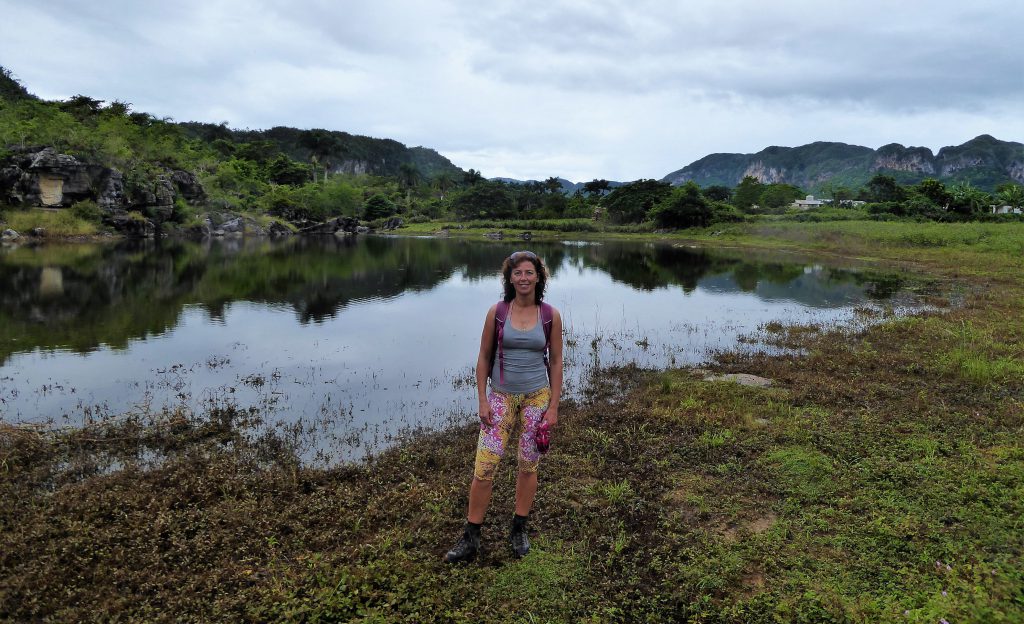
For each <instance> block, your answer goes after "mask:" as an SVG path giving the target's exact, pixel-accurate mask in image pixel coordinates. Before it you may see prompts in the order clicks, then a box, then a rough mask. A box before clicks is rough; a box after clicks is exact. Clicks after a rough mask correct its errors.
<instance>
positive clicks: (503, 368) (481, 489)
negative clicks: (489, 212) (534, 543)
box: [445, 251, 562, 563]
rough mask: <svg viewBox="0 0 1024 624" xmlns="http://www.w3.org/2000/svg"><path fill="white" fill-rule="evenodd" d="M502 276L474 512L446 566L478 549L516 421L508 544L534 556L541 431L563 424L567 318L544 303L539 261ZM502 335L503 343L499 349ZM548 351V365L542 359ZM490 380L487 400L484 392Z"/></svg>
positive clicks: (516, 265)
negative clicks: (532, 522) (532, 518)
mask: <svg viewBox="0 0 1024 624" xmlns="http://www.w3.org/2000/svg"><path fill="white" fill-rule="evenodd" d="M501 275H502V286H503V287H504V291H505V293H504V297H503V299H502V301H500V302H498V303H497V304H496V305H493V306H491V309H490V310H488V311H487V319H486V320H485V321H484V330H483V333H482V334H481V336H480V353H479V355H478V357H477V361H476V386H477V394H478V396H479V399H480V437H479V439H478V442H477V450H476V463H475V466H474V469H473V481H472V483H471V484H470V486H469V511H468V513H467V517H466V526H465V528H464V530H463V532H462V537H461V538H459V541H458V542H456V544H455V546H453V547H452V549H451V550H449V551H448V553H447V554H446V555H445V561H447V562H449V563H455V562H459V561H468V560H470V559H472V558H473V557H475V556H476V554H477V552H478V551H479V550H480V527H481V525H482V524H483V521H484V514H485V513H486V512H487V505H488V504H489V503H490V502H491V487H492V485H493V482H494V471H495V469H496V468H497V466H498V462H499V461H500V460H501V457H502V456H503V455H504V453H505V448H506V446H507V444H508V441H509V439H510V438H511V432H512V429H513V428H514V427H515V424H516V423H517V422H519V423H520V426H521V431H520V435H519V450H518V462H519V474H518V476H517V478H516V503H515V515H514V516H513V518H512V531H511V534H510V536H509V540H510V541H511V543H512V551H513V553H514V554H515V556H516V557H522V556H524V555H526V553H527V552H529V550H530V541H529V539H528V538H527V536H526V520H527V517H528V516H529V513H530V508H531V507H533V499H534V496H535V495H536V494H537V467H538V464H539V463H540V456H541V452H540V450H538V448H537V432H538V430H539V429H543V430H546V429H550V428H552V427H554V426H555V425H556V424H557V423H558V401H559V398H560V396H561V393H562V318H561V316H560V315H559V314H558V310H556V309H555V308H554V307H552V306H550V305H548V304H546V303H542V300H543V298H544V289H545V286H546V285H547V277H548V276H547V269H546V268H545V267H544V263H543V262H541V259H540V258H539V257H538V256H537V254H535V253H533V252H532V251H517V252H515V253H514V254H512V255H511V256H509V257H508V258H507V259H506V260H505V262H504V263H503V264H502V267H501ZM499 336H500V337H501V344H498V338H499ZM545 350H546V351H547V352H548V353H547V355H548V358H545ZM546 359H547V360H548V361H547V362H546V361H545V360H546ZM488 378H490V380H491V392H490V394H488V393H487V379H488ZM542 423H546V424H542Z"/></svg>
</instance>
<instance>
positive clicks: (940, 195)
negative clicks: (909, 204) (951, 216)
mask: <svg viewBox="0 0 1024 624" xmlns="http://www.w3.org/2000/svg"><path fill="white" fill-rule="evenodd" d="M913 191H914V192H915V193H917V194H918V195H921V196H922V197H925V198H927V199H928V200H929V201H931V202H932V203H933V204H935V205H936V206H941V207H942V208H948V207H949V204H950V202H951V201H952V200H953V196H952V195H951V194H950V192H949V191H948V190H947V189H946V185H945V184H943V183H942V182H939V181H938V180H935V179H933V178H928V179H926V180H922V181H921V182H919V183H918V184H917V185H916V186H914V188H913Z"/></svg>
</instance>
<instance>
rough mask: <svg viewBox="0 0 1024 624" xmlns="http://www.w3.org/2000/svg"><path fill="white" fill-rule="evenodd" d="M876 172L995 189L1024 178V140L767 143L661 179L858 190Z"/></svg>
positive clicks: (902, 179) (711, 158)
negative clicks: (936, 145) (937, 146)
mask: <svg viewBox="0 0 1024 624" xmlns="http://www.w3.org/2000/svg"><path fill="white" fill-rule="evenodd" d="M877 174H884V175H892V176H894V177H896V178H897V181H899V182H900V183H901V184H914V183H916V182H919V181H921V180H924V179H925V178H937V179H939V180H941V181H942V182H945V183H946V184H957V183H960V182H964V181H967V182H970V183H971V184H973V185H975V186H976V187H979V188H982V189H984V190H987V191H992V190H994V189H995V187H996V186H998V185H999V184H1002V183H1004V182H1011V181H1012V182H1018V183H1022V182H1024V144H1021V143H1015V142H1011V141H1000V140H998V139H996V138H994V137H991V136H989V135H987V134H983V135H981V136H978V137H975V138H973V139H971V140H970V141H967V142H966V143H964V144H962V145H957V146H952V147H944V148H942V149H941V150H939V152H938V153H937V154H933V153H932V151H931V150H930V149H928V148H927V147H905V146H903V145H900V144H899V143H890V144H889V145H884V146H882V147H880V148H878V149H877V150H872V149H870V148H867V147H861V146H857V145H847V144H845V143H827V142H818V143H810V144H808V145H802V146H799V147H778V146H773V147H768V148H765V149H763V150H761V151H760V152H758V153H756V154H711V155H709V156H705V157H704V158H701V159H700V160H697V161H694V162H693V163H691V164H689V165H687V166H686V167H683V168H682V169H679V170H677V171H674V172H672V173H670V174H668V175H667V176H665V177H664V178H663V180H664V181H665V182H669V183H670V184H674V185H679V184H683V183H685V182H688V181H690V180H692V181H694V182H696V183H698V184H700V185H701V186H711V185H723V186H727V187H734V186H736V185H737V184H739V183H740V181H741V180H742V179H743V178H744V177H745V176H752V177H754V178H756V179H757V180H759V181H761V182H762V183H773V182H776V183H777V182H784V183H787V184H793V185H795V186H798V187H800V188H802V189H804V190H805V191H806V192H808V193H819V192H821V191H824V190H826V189H827V188H828V186H829V185H830V184H832V183H833V181H834V180H836V179H837V178H838V179H839V180H841V182H838V183H839V184H841V185H842V186H847V187H850V188H853V189H857V188H859V187H861V186H864V185H865V184H867V182H868V181H869V180H870V179H871V178H872V177H873V176H875V175H877Z"/></svg>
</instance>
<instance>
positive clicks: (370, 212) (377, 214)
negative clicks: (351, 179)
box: [363, 193, 398, 221]
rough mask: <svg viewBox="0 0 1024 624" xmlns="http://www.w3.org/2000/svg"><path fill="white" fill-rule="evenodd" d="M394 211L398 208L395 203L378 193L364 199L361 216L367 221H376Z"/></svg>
mask: <svg viewBox="0 0 1024 624" xmlns="http://www.w3.org/2000/svg"><path fill="white" fill-rule="evenodd" d="M396 212H398V209H397V208H396V207H395V205H394V204H393V203H391V201H390V200H389V199H388V198H387V197H384V196H383V195H381V194H379V193H378V194H377V195H374V196H373V197H371V198H370V199H368V200H366V206H365V207H364V208H363V218H364V219H366V220H367V221H376V220H378V219H385V218H387V217H390V216H391V215H393V214H395V213H396Z"/></svg>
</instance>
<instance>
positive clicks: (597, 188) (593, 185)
mask: <svg viewBox="0 0 1024 624" xmlns="http://www.w3.org/2000/svg"><path fill="white" fill-rule="evenodd" d="M610 189H611V184H610V183H609V182H608V180H598V179H597V178H595V179H593V180H591V181H590V182H586V183H585V184H584V185H583V192H584V193H586V194H587V195H588V196H590V195H597V196H598V197H602V196H603V195H604V194H605V193H607V192H608V191H609V190H610Z"/></svg>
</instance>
